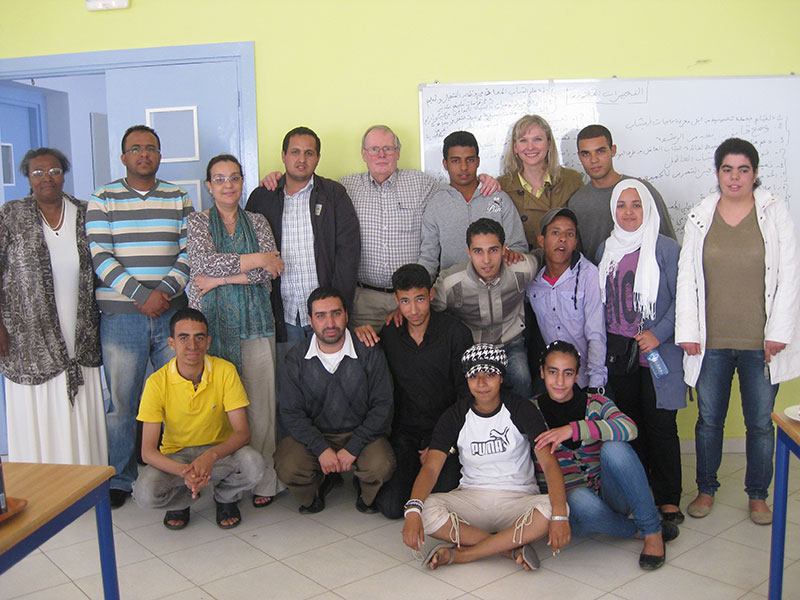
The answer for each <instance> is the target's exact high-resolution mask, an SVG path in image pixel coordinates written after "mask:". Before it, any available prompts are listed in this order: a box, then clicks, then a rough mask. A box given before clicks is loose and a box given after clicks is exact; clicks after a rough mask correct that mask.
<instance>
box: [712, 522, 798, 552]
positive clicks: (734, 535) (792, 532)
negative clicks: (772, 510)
mask: <svg viewBox="0 0 800 600" xmlns="http://www.w3.org/2000/svg"><path fill="white" fill-rule="evenodd" d="M717 537H720V538H722V539H725V540H730V541H731V542H738V543H739V544H744V545H745V546H750V547H752V548H759V549H761V550H769V547H770V543H771V542H772V527H767V526H765V525H756V524H755V523H753V522H752V521H751V520H750V519H747V520H746V521H742V522H741V523H739V524H738V525H734V526H733V527H731V528H730V529H728V530H726V531H723V532H722V533H720V534H719V536H717ZM784 556H785V557H786V558H789V559H791V560H797V559H800V525H798V524H796V523H791V522H789V521H787V523H786V542H785V544H784Z"/></svg>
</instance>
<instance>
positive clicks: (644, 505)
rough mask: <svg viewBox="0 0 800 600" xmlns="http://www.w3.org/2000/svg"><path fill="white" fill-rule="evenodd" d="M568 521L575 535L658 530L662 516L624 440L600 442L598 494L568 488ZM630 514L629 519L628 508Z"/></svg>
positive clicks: (625, 535)
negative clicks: (631, 516) (631, 517)
mask: <svg viewBox="0 0 800 600" xmlns="http://www.w3.org/2000/svg"><path fill="white" fill-rule="evenodd" d="M567 504H569V524H570V527H572V533H573V535H576V536H585V535H589V534H591V533H605V534H607V535H613V536H616V537H635V536H636V534H637V533H638V532H641V533H642V536H645V535H650V534H653V533H659V532H660V531H661V518H660V517H659V515H658V511H657V510H656V505H655V503H654V502H653V496H652V495H651V494H650V487H649V485H648V483H647V475H646V474H645V472H644V467H643V466H642V463H641V462H640V461H639V457H638V456H636V452H635V451H634V450H633V448H631V446H630V444H628V443H627V442H603V446H602V447H601V448H600V495H599V496H598V495H597V494H595V493H594V492H593V491H592V490H590V489H589V488H588V487H578V488H573V489H571V490H568V491H567ZM629 510H630V511H631V512H632V513H633V520H631V519H629V518H628V517H626V516H625V515H627V513H628V511H629Z"/></svg>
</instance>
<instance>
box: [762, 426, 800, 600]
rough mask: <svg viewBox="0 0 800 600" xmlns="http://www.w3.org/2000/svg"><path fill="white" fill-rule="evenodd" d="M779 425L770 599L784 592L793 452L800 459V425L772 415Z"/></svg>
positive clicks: (770, 557) (770, 563) (777, 597)
mask: <svg viewBox="0 0 800 600" xmlns="http://www.w3.org/2000/svg"><path fill="white" fill-rule="evenodd" d="M772 420H773V421H774V422H775V424H776V425H777V426H778V431H777V438H778V443H777V445H776V446H775V491H774V493H775V503H774V505H773V507H772V517H773V518H772V544H771V548H770V554H769V598H770V600H780V598H781V594H782V593H783V548H784V544H785V542H786V501H787V490H788V483H789V450H791V451H792V452H793V453H794V455H795V456H797V457H798V458H800V422H798V421H793V420H792V419H790V418H789V417H787V416H786V415H785V414H783V413H782V412H780V413H776V412H774V413H772Z"/></svg>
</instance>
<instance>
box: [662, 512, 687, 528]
mask: <svg viewBox="0 0 800 600" xmlns="http://www.w3.org/2000/svg"><path fill="white" fill-rule="evenodd" d="M658 512H659V513H660V514H661V520H662V521H667V522H669V523H675V525H680V524H681V523H683V521H684V519H686V517H684V516H683V513H682V512H681V511H680V510H677V511H675V512H664V511H662V510H661V509H658Z"/></svg>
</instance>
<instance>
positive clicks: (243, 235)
mask: <svg viewBox="0 0 800 600" xmlns="http://www.w3.org/2000/svg"><path fill="white" fill-rule="evenodd" d="M208 219H209V230H210V232H211V237H212V239H213V240H214V246H215V247H216V249H217V252H221V253H226V254H228V253H233V254H252V253H254V252H258V251H259V249H258V238H257V237H256V232H255V229H253V225H252V223H250V219H248V218H247V215H246V214H245V212H244V211H243V210H242V209H241V207H240V208H239V210H238V212H237V215H236V230H235V231H234V233H233V237H231V236H230V235H229V234H228V231H227V230H226V229H225V224H224V223H223V222H222V217H221V216H220V214H219V211H218V210H217V207H216V206H212V207H211V210H210V211H209V214H208ZM203 313H204V314H205V315H206V318H207V319H208V323H209V330H208V333H209V335H210V336H211V348H210V349H209V351H208V353H209V354H211V355H213V356H219V357H220V358H224V359H225V360H229V361H230V362H232V363H233V364H234V365H236V369H237V370H238V371H239V373H240V374H241V372H242V342H241V340H251V339H256V338H262V337H271V336H273V335H275V320H274V319H273V316H272V307H271V306H270V302H269V292H268V291H267V286H266V284H264V283H257V284H249V285H239V284H229V285H220V286H218V287H215V288H214V289H213V290H211V291H210V292H206V293H205V294H204V295H203Z"/></svg>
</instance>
